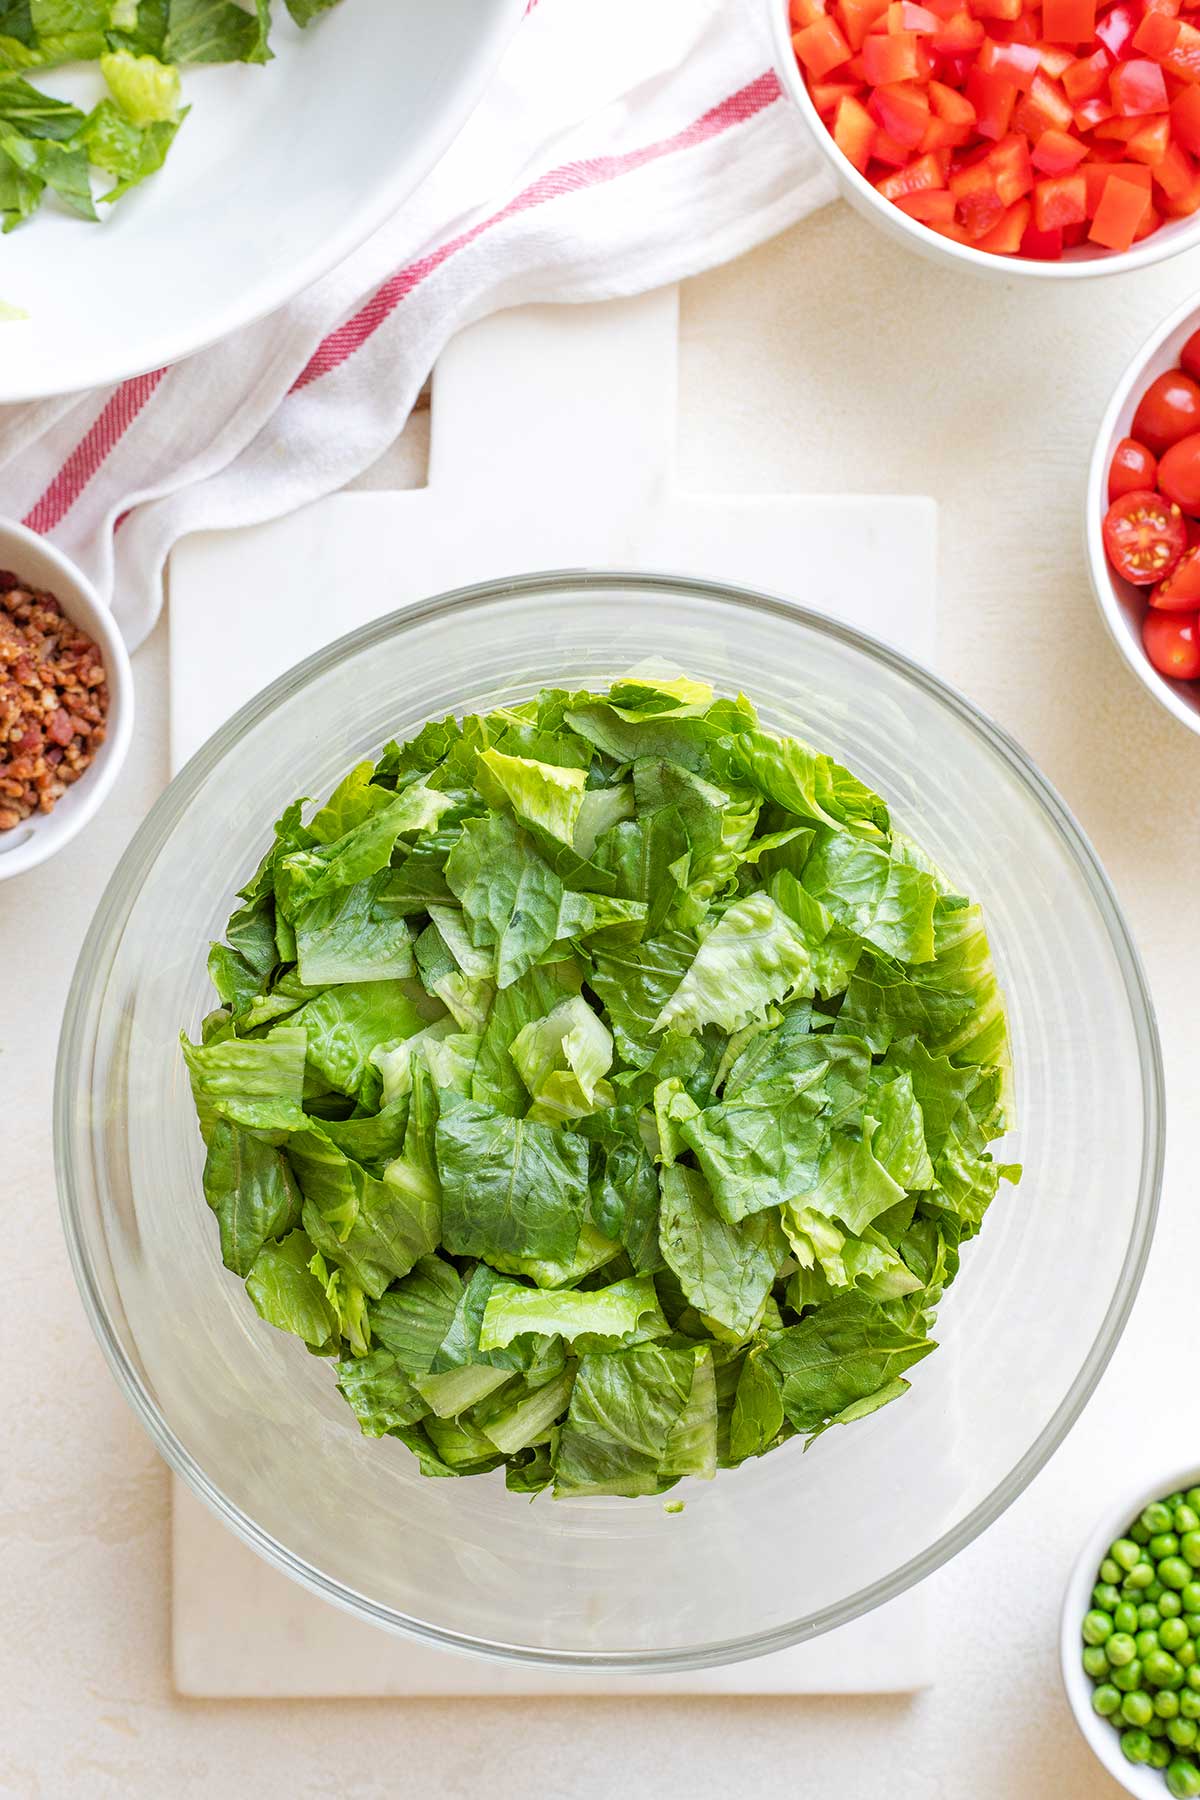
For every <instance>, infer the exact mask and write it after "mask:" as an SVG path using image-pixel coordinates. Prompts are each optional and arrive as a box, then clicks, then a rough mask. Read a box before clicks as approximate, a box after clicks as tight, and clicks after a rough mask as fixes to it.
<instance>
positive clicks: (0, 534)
mask: <svg viewBox="0 0 1200 1800" xmlns="http://www.w3.org/2000/svg"><path fill="white" fill-rule="evenodd" d="M0 568H3V569H10V570H11V571H12V572H13V574H14V575H19V576H20V577H21V579H22V580H23V581H28V582H29V583H30V585H31V586H33V587H38V588H45V589H46V590H47V591H48V592H50V593H51V594H53V595H54V597H55V599H56V600H57V601H58V603H59V605H60V606H61V607H62V609H63V612H64V613H65V614H66V615H67V617H68V618H69V619H70V620H71V621H72V623H73V624H75V625H78V626H79V627H80V628H81V630H83V631H86V632H87V634H88V636H89V637H90V638H91V639H92V640H93V641H94V642H95V643H96V644H97V645H98V646H99V649H100V653H101V655H102V656H103V658H104V669H105V673H106V674H107V676H108V731H107V734H106V736H105V739H104V742H103V743H102V744H101V746H100V748H99V750H97V752H96V755H95V759H94V761H93V762H92V763H91V764H90V765H89V767H88V768H86V769H85V770H84V772H83V774H82V775H81V776H80V777H79V780H78V781H77V782H75V783H74V784H73V785H72V786H71V787H69V788H68V789H67V791H66V793H65V794H64V795H63V797H62V799H61V800H60V801H59V802H58V804H57V805H56V806H55V808H54V810H53V811H52V812H48V813H34V815H33V817H32V818H29V819H26V820H25V822H24V823H23V824H21V825H16V826H14V827H13V829H12V830H11V831H4V832H0V881H7V880H8V879H9V877H10V876H13V875H23V874H24V873H25V871H26V870H27V869H32V868H36V866H37V864H38V863H42V862H45V860H46V858H47V857H48V856H53V855H54V852H55V851H56V850H61V849H62V847H63V845H64V844H69V843H70V841H71V839H72V838H73V837H75V836H76V834H77V833H78V832H80V831H82V830H83V828H84V826H85V825H86V824H87V822H88V820H89V819H90V818H91V817H92V815H93V814H94V813H96V812H98V811H99V810H100V807H101V806H102V805H103V803H104V800H105V797H106V795H107V794H108V792H109V789H110V788H111V787H112V785H113V783H114V781H115V780H116V779H117V775H118V773H119V772H120V768H121V764H122V763H123V762H124V761H125V756H126V752H127V751H128V749H129V739H130V736H131V734H132V732H133V675H132V673H131V671H130V668H129V654H128V652H127V650H126V649H125V645H124V644H123V643H122V641H121V634H120V632H119V631H118V630H117V628H116V626H115V625H114V623H113V618H112V614H111V613H110V612H109V610H108V608H107V606H105V605H104V603H103V601H102V600H101V599H100V596H99V595H98V594H97V592H96V590H95V588H94V587H93V586H92V584H91V582H90V581H89V580H88V579H87V577H86V576H85V575H83V574H82V573H81V572H80V570H79V569H77V568H76V567H75V564H74V563H73V562H71V561H70V560H69V559H68V558H67V557H65V556H64V555H63V553H62V551H61V550H56V549H55V548H54V546H53V544H49V543H47V542H46V540H45V538H40V537H38V535H37V533H36V532H33V531H28V530H26V528H25V526H24V525H18V524H16V523H15V522H14V521H13V520H11V519H0Z"/></svg>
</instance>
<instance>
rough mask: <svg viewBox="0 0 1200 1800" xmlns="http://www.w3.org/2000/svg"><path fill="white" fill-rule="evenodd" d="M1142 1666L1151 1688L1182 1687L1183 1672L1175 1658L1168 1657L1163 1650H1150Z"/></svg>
mask: <svg viewBox="0 0 1200 1800" xmlns="http://www.w3.org/2000/svg"><path fill="white" fill-rule="evenodd" d="M1143 1666H1144V1668H1145V1671H1146V1680H1147V1681H1148V1682H1149V1683H1150V1685H1151V1687H1165V1688H1177V1687H1182V1686H1183V1681H1184V1675H1183V1670H1182V1669H1181V1668H1180V1666H1179V1664H1178V1663H1177V1662H1176V1661H1175V1658H1174V1657H1173V1656H1170V1655H1168V1653H1167V1652H1166V1651H1165V1650H1152V1651H1151V1652H1150V1654H1149V1656H1147V1657H1146V1658H1145V1660H1144V1664H1143ZM1126 1667H1128V1664H1127V1665H1126Z"/></svg>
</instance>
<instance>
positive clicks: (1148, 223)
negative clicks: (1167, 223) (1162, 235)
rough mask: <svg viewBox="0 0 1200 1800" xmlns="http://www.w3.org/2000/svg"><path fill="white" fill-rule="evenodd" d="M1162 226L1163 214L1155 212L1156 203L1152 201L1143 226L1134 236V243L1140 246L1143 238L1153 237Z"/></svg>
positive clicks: (1147, 209)
mask: <svg viewBox="0 0 1200 1800" xmlns="http://www.w3.org/2000/svg"><path fill="white" fill-rule="evenodd" d="M1161 224H1162V214H1161V213H1159V212H1156V211H1155V210H1154V202H1153V200H1151V202H1150V204H1149V206H1148V207H1147V208H1146V211H1145V215H1144V216H1143V219H1142V222H1141V224H1140V225H1139V226H1138V228H1137V230H1136V231H1135V232H1134V234H1133V241H1134V243H1135V244H1140V243H1141V241H1142V239H1143V238H1148V237H1151V236H1153V234H1154V233H1155V232H1156V231H1157V230H1158V228H1159V226H1160V225H1161Z"/></svg>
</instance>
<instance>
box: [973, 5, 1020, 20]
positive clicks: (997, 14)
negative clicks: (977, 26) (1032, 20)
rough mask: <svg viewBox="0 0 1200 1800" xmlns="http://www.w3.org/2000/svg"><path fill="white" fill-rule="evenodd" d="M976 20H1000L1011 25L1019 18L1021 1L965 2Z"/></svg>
mask: <svg viewBox="0 0 1200 1800" xmlns="http://www.w3.org/2000/svg"><path fill="white" fill-rule="evenodd" d="M967 4H968V5H969V6H970V8H971V11H972V12H973V13H974V14H975V17H976V18H977V19H1002V20H1006V21H1007V22H1008V23H1009V24H1012V23H1013V22H1015V21H1016V20H1017V19H1019V18H1020V16H1021V0H967Z"/></svg>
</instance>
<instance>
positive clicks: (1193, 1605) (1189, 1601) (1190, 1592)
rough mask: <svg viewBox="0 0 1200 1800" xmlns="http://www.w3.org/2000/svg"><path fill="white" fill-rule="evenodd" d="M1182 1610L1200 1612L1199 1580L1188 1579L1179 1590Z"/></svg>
mask: <svg viewBox="0 0 1200 1800" xmlns="http://www.w3.org/2000/svg"><path fill="white" fill-rule="evenodd" d="M1179 1598H1180V1600H1181V1601H1182V1602H1183V1610H1184V1612H1190V1613H1200V1581H1189V1582H1188V1584H1187V1586H1186V1587H1185V1588H1183V1589H1181V1591H1180V1595H1179Z"/></svg>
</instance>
